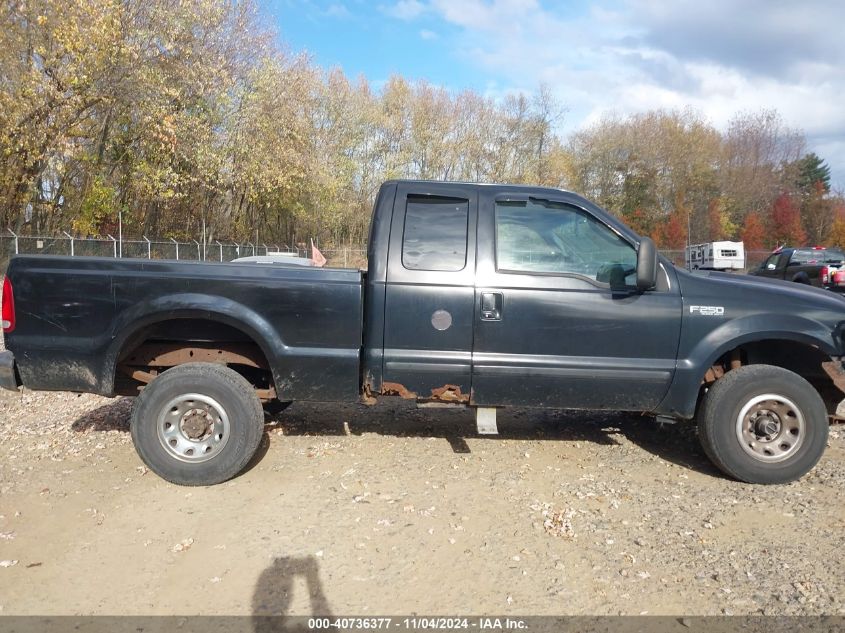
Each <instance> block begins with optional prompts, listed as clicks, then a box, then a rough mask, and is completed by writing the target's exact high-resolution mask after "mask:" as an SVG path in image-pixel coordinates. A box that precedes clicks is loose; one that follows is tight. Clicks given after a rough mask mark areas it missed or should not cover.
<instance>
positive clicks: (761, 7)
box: [400, 0, 845, 187]
mask: <svg viewBox="0 0 845 633" xmlns="http://www.w3.org/2000/svg"><path fill="white" fill-rule="evenodd" d="M411 1H412V2H413V3H414V4H415V5H419V4H420V3H419V2H416V0H411ZM400 4H401V3H400ZM834 5H835V6H834ZM428 7H429V8H430V10H431V11H432V12H433V13H434V14H435V15H437V16H439V17H440V19H442V20H443V21H445V22H447V23H449V24H451V25H453V26H456V27H458V28H459V33H460V34H459V36H457V37H455V38H454V40H453V46H454V48H455V51H456V53H457V54H458V55H460V56H462V57H464V58H465V59H467V60H469V61H470V62H471V63H473V64H475V65H477V66H478V67H480V68H483V69H486V70H487V71H488V74H489V75H490V76H492V77H495V78H496V80H497V85H498V86H499V87H500V89H501V90H502V93H504V92H507V91H509V90H513V89H529V90H530V89H533V88H536V86H537V84H538V83H539V82H541V81H544V82H546V83H547V84H549V86H550V87H551V88H552V89H553V90H554V91H555V93H556V94H557V96H558V97H559V98H560V99H561V100H562V101H563V102H564V103H565V104H566V105H567V106H568V108H569V114H568V115H567V120H566V125H567V128H569V129H571V128H575V127H579V126H581V125H585V124H588V123H590V122H592V121H595V120H596V119H597V118H599V117H600V116H601V115H602V113H604V112H607V111H614V112H617V113H620V114H626V113H633V112H639V111H643V110H648V109H653V108H682V107H685V106H688V105H691V106H693V107H695V108H697V109H699V110H700V111H701V112H702V113H703V114H704V115H705V116H706V117H708V118H709V119H710V120H711V121H712V122H713V123H714V124H715V125H717V126H718V127H724V126H725V125H726V124H727V122H728V121H729V120H730V119H731V118H732V117H733V115H734V114H736V113H737V112H741V111H749V110H750V111H753V110H759V109H761V108H766V109H770V108H775V109H777V110H778V111H779V112H780V113H781V114H782V115H783V117H784V119H785V121H786V122H787V124H789V125H791V126H793V127H798V128H801V129H803V130H805V132H806V133H807V136H808V140H809V142H810V147H809V149H810V150H813V151H817V152H818V153H819V154H820V155H821V156H822V157H823V158H825V159H827V161H828V163H829V164H830V165H831V167H832V169H833V172H834V181H835V182H837V183H838V184H839V185H840V186H843V187H845V116H843V115H842V108H841V107H840V102H841V99H842V95H843V94H845V72H843V71H842V66H843V64H845V46H843V45H842V43H841V33H840V30H841V24H843V23H845V3H830V2H828V1H827V0H805V1H804V2H802V3H800V4H799V3H794V4H792V3H770V2H767V1H766V0H749V1H748V2H744V3H736V2H735V0H708V1H707V2H702V1H701V0H696V1H692V0H676V1H674V2H665V1H659V0H623V4H619V5H618V6H613V7H610V8H608V7H604V8H602V9H591V10H589V11H588V12H587V13H586V14H583V13H582V14H576V13H572V10H571V9H566V8H564V9H555V10H552V9H549V8H546V7H544V6H542V5H541V4H540V3H539V2H537V1H536V0H493V1H492V2H488V1H484V0H430V4H429V5H428ZM424 9H425V7H422V8H419V13H421V12H422V11H423V10H424ZM820 16H824V17H823V18H820Z"/></svg>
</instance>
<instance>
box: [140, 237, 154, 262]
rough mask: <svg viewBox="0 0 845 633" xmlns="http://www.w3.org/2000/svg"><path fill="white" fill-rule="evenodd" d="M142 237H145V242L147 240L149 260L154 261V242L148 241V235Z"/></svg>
mask: <svg viewBox="0 0 845 633" xmlns="http://www.w3.org/2000/svg"><path fill="white" fill-rule="evenodd" d="M141 237H143V238H144V240H146V242H147V259H152V258H153V249H152V242H150V240H148V239H147V236H146V235H142V236H141Z"/></svg>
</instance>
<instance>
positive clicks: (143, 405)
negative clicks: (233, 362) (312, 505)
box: [130, 363, 264, 486]
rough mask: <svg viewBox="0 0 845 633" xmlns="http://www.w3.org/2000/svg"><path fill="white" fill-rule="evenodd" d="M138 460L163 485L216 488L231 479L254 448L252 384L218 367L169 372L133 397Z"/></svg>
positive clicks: (256, 425)
mask: <svg viewBox="0 0 845 633" xmlns="http://www.w3.org/2000/svg"><path fill="white" fill-rule="evenodd" d="M130 431H131V433H132V441H133V443H134V444H135V450H136V451H137V452H138V455H139V456H140V457H141V459H142V460H143V462H144V463H145V464H146V465H147V466H148V467H149V468H150V470H152V471H153V472H154V473H156V474H157V475H159V476H160V477H162V478H163V479H166V480H167V481H170V482H173V483H176V484H181V485H185V486H208V485H212V484H218V483H221V482H223V481H226V480H227V479H231V478H232V477H234V476H235V475H237V474H238V473H239V472H240V471H241V470H243V468H244V467H245V466H246V465H247V463H248V462H249V460H250V459H251V458H252V456H253V455H254V454H255V451H256V450H257V449H258V445H259V443H260V442H261V436H262V434H263V432H264V413H263V411H262V409H261V402H260V401H259V400H258V397H257V396H256V394H255V390H254V389H253V386H252V385H250V384H249V382H247V380H246V379H245V378H244V377H243V376H241V375H240V374H238V373H236V372H234V371H232V370H231V369H228V368H227V367H225V366H222V365H215V364H212V363H188V364H185V365H179V366H178V367H174V368H173V369H169V370H167V371H166V372H164V373H163V374H162V375H161V376H159V377H158V378H156V379H155V380H153V381H152V382H151V383H150V384H149V385H147V386H146V387H144V390H143V391H142V392H141V394H140V395H139V396H138V399H137V401H136V402H135V407H134V409H133V411H132V419H131V422H130Z"/></svg>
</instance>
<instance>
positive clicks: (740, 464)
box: [698, 365, 829, 484]
mask: <svg viewBox="0 0 845 633" xmlns="http://www.w3.org/2000/svg"><path fill="white" fill-rule="evenodd" d="M828 430H829V425H828V421H827V410H826V409H825V406H824V402H823V401H822V399H821V397H820V396H819V394H818V393H817V392H816V390H815V389H814V388H813V386H812V385H811V384H810V383H808V382H807V381H806V380H804V379H803V378H802V377H801V376H799V375H797V374H795V373H793V372H791V371H788V370H786V369H783V368H781V367H773V366H771V365H746V366H744V367H740V368H738V369H734V370H732V371H729V372H728V373H727V374H725V375H724V376H723V377H722V378H720V379H719V380H717V381H716V383H715V384H714V385H713V386H712V387H711V388H710V390H709V391H708V392H707V394H706V395H705V397H704V402H703V404H702V407H701V411H700V414H699V419H698V436H699V439H700V440H701V445H702V447H703V448H704V452H705V453H707V456H708V457H709V458H710V459H711V460H712V461H713V463H714V464H715V465H716V466H718V467H719V469H720V470H722V472H724V473H726V474H727V475H730V476H731V477H734V478H735V479H739V480H740V481H746V482H748V483H755V484H780V483H787V482H790V481H795V480H796V479H799V478H800V477H802V476H803V475H805V474H806V473H808V472H809V471H810V470H811V469H812V468H813V466H815V465H816V463H818V461H819V459H820V458H821V456H822V453H824V449H825V446H826V445H827V435H828Z"/></svg>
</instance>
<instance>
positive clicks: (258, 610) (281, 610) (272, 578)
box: [252, 556, 332, 633]
mask: <svg viewBox="0 0 845 633" xmlns="http://www.w3.org/2000/svg"><path fill="white" fill-rule="evenodd" d="M297 579H299V580H301V581H304V584H305V588H306V591H307V594H308V600H309V602H310V606H311V613H310V614H309V615H312V616H319V617H321V618H331V617H332V611H331V607H330V606H329V602H328V599H327V598H326V594H325V592H324V591H323V583H322V582H321V580H320V570H319V565H318V564H317V559H316V558H315V557H314V556H302V557H290V556H283V557H280V558H276V559H275V560H274V561H273V563H272V564H271V565H270V566H269V567H267V568H266V569H265V570H264V571H263V572H261V575H260V576H259V577H258V581H257V582H256V583H255V590H254V591H253V595H252V625H253V630H254V631H255V632H256V633H270V632H275V631H308V630H310V629H309V628H308V626H307V621H303V620H302V618H300V617H292V616H291V615H290V613H289V612H290V609H291V605H292V601H293V597H294V585H295V584H297V583H296V581H297Z"/></svg>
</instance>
